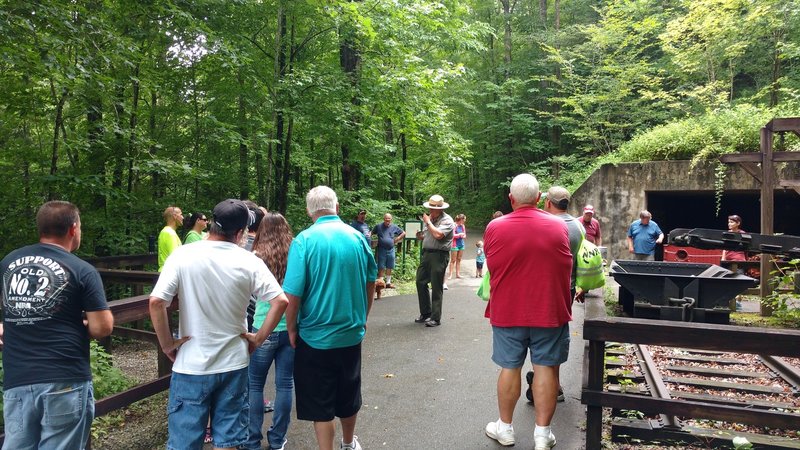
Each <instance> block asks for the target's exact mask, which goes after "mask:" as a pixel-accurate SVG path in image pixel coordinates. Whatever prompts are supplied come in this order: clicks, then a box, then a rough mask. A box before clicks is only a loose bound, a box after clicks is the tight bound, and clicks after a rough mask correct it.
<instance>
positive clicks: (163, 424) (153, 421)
mask: <svg viewBox="0 0 800 450" xmlns="http://www.w3.org/2000/svg"><path fill="white" fill-rule="evenodd" d="M113 355H114V365H115V366H116V367H118V368H119V369H120V370H122V371H123V372H124V373H125V374H126V375H127V376H129V377H131V378H132V379H133V380H135V381H136V382H137V383H143V382H146V381H152V380H154V379H156V377H157V375H158V363H157V361H156V351H155V346H154V345H153V344H150V343H148V342H141V341H133V340H125V341H123V342H120V343H117V342H116V341H115V345H114V348H113ZM92 435H93V437H92V448H93V449H100V450H103V449H107V450H119V449H126V450H128V449H130V450H145V449H155V448H164V445H165V444H166V442H167V393H166V392H163V393H160V394H158V395H155V396H153V397H150V398H149V399H146V400H142V401H140V402H138V403H135V404H134V405H132V406H131V407H129V408H126V409H125V410H123V411H118V412H114V413H112V414H109V415H106V416H103V417H100V418H97V419H96V420H95V422H94V425H93V426H92Z"/></svg>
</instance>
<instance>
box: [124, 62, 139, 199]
mask: <svg viewBox="0 0 800 450" xmlns="http://www.w3.org/2000/svg"><path fill="white" fill-rule="evenodd" d="M131 87H132V92H131V112H130V118H129V119H130V120H128V125H129V126H130V136H129V137H128V186H127V188H128V193H129V194H130V193H131V192H133V179H134V174H133V155H135V154H136V146H137V143H136V139H137V136H138V135H137V134H136V127H137V125H138V123H139V115H138V113H139V95H140V85H139V64H138V63H137V64H136V67H135V68H134V69H133V81H132V86H131Z"/></svg>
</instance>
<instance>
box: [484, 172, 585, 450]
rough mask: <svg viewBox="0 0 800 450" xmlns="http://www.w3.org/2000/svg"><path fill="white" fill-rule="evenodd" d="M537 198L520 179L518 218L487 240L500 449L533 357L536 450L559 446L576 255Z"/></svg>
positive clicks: (498, 222)
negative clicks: (556, 427) (556, 429)
mask: <svg viewBox="0 0 800 450" xmlns="http://www.w3.org/2000/svg"><path fill="white" fill-rule="evenodd" d="M540 196H541V193H540V192H539V182H538V181H536V178H535V177H534V176H533V175H530V174H521V175H517V176H516V177H515V178H514V180H513V181H512V182H511V193H510V194H509V196H508V197H509V199H510V200H511V208H512V209H513V210H514V211H513V212H512V213H511V214H507V215H505V216H502V217H500V218H497V219H494V220H492V221H491V222H490V223H489V225H488V227H487V228H486V233H485V234H484V241H485V248H486V250H485V251H486V264H487V265H488V266H489V271H490V272H491V274H492V277H491V281H490V283H491V289H490V292H491V299H490V300H489V303H488V304H487V306H486V317H488V318H489V320H490V323H491V324H492V341H493V342H492V347H493V348H492V360H493V361H494V362H495V363H496V364H497V365H499V366H500V368H501V370H500V375H499V377H498V379H497V405H498V408H499V410H500V419H499V420H498V421H497V422H490V423H489V424H488V425H486V435H487V436H489V437H490V438H492V439H495V440H496V441H498V442H499V443H500V444H502V445H514V443H515V439H514V429H513V427H512V419H513V415H514V408H515V407H516V404H517V400H518V399H519V394H520V386H521V370H522V367H523V366H524V365H525V357H526V355H527V353H528V350H530V355H531V356H530V358H531V362H532V363H533V367H534V369H535V371H536V377H535V378H534V383H533V398H534V403H535V405H536V428H535V430H534V442H535V449H536V450H546V449H550V448H551V447H553V446H554V445H555V444H556V439H555V436H553V433H552V431H551V430H550V422H551V420H552V418H553V414H554V413H555V409H556V397H557V395H558V370H559V366H560V365H561V364H562V363H564V362H565V361H566V360H567V354H568V350H569V325H568V322H569V321H570V320H572V309H571V304H572V299H571V298H570V294H569V283H570V272H571V271H572V254H571V253H570V249H569V236H568V232H567V226H566V224H565V222H564V221H563V220H562V219H561V218H559V217H557V216H553V215H551V214H548V213H546V212H545V211H542V210H541V209H538V208H536V204H537V202H538V201H539V197H540Z"/></svg>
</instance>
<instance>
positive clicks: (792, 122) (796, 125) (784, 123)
mask: <svg viewBox="0 0 800 450" xmlns="http://www.w3.org/2000/svg"><path fill="white" fill-rule="evenodd" d="M764 128H766V129H767V130H768V131H771V132H773V133H779V132H781V131H797V130H800V117H776V118H775V119H772V120H770V121H769V122H768V123H767V124H766V125H765V126H764Z"/></svg>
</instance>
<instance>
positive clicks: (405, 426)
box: [264, 234, 602, 450]
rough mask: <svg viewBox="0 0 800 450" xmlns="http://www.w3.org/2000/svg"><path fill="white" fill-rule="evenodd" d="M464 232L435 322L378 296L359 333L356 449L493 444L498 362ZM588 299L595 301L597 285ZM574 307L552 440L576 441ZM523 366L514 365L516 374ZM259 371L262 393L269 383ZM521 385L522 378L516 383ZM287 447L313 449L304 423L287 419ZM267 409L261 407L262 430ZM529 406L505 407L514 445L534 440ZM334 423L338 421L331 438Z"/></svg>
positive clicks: (408, 303) (574, 447) (578, 324)
mask: <svg viewBox="0 0 800 450" xmlns="http://www.w3.org/2000/svg"><path fill="white" fill-rule="evenodd" d="M479 237H480V236H479V235H477V236H476V234H473V235H472V238H471V239H470V240H469V242H468V245H467V249H466V250H465V258H470V259H465V260H464V262H463V268H462V276H465V277H467V278H462V279H453V280H449V281H448V285H449V287H450V289H449V290H447V291H445V294H444V307H443V314H442V325H441V326H440V327H437V328H427V327H425V326H424V325H421V324H416V323H414V321H413V320H414V318H416V317H417V316H418V315H419V309H418V306H417V297H416V295H402V296H394V297H384V298H383V299H381V300H377V301H376V302H375V304H374V306H373V309H372V313H371V314H370V317H369V322H368V328H367V335H366V337H365V339H364V342H363V349H362V350H363V367H362V377H363V378H362V392H363V399H364V406H363V408H362V409H361V412H360V413H359V416H358V424H357V426H356V434H357V435H358V436H359V440H360V441H361V444H362V446H363V447H364V450H370V449H396V450H408V449H416V448H425V449H437V450H438V449H453V450H465V449H486V448H488V449H499V448H503V447H502V446H500V445H499V444H498V443H496V442H495V441H493V440H491V439H489V438H488V437H486V435H485V432H484V427H485V426H486V424H487V423H488V422H490V421H493V420H497V417H498V410H497V401H496V397H497V396H496V383H497V375H498V372H499V368H498V367H497V365H495V364H494V363H493V362H492V360H491V353H492V332H491V327H490V325H489V323H488V319H486V318H484V317H483V312H484V308H485V305H486V304H485V303H484V302H483V301H481V300H480V299H479V298H478V297H477V296H476V295H475V290H476V289H477V286H478V284H479V282H480V280H479V279H477V278H474V273H475V272H474V271H475V263H474V259H472V258H474V254H475V250H474V248H475V245H474V240H477V239H476V238H479ZM596 292H597V294H596V295H595V296H594V297H590V298H589V300H588V301H602V298H601V297H600V296H599V295H600V294H599V293H600V292H601V291H600V290H597V291H596ZM583 310H584V306H583V305H580V304H575V306H574V307H573V322H572V324H571V325H570V337H571V344H570V356H569V361H568V362H567V363H566V364H564V365H563V366H562V368H561V383H562V385H563V387H564V391H565V395H566V401H565V402H564V403H559V404H558V406H557V409H556V413H555V417H554V419H553V424H552V426H553V432H554V433H555V436H556V439H557V440H558V446H557V448H560V449H564V450H578V449H582V448H584V432H583V430H582V427H583V426H584V425H585V423H586V416H585V408H584V407H583V405H581V403H580V389H581V369H582V367H581V366H582V361H583V345H584V342H583V335H582V328H583V327H582V325H583ZM524 373H525V371H523V376H524ZM271 379H272V377H271V374H270V380H268V383H267V385H268V387H267V395H268V397H267V398H272V394H271V392H273V391H274V382H272V380H271ZM522 387H523V389H525V388H526V387H527V385H526V384H525V382H524V379H523V383H522ZM295 417H296V416H295V414H294V412H292V424H291V426H290V430H289V435H288V439H289V443H288V444H287V446H286V448H287V450H294V449H309V450H310V449H315V448H316V441H315V438H314V431H313V426H312V424H311V423H310V422H300V421H297V420H295ZM271 418H272V415H271V414H267V415H266V416H265V420H264V425H265V426H264V430H265V431H266V430H267V429H268V428H269V425H270V421H271ZM533 428H534V407H533V405H532V404H530V403H528V402H527V401H526V399H525V396H524V392H522V393H521V395H520V401H519V403H518V404H517V408H516V411H515V414H514V429H515V432H516V438H517V444H516V447H515V448H522V449H530V448H533ZM340 437H341V431H340V430H339V429H338V424H337V440H338V439H339V438H340Z"/></svg>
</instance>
